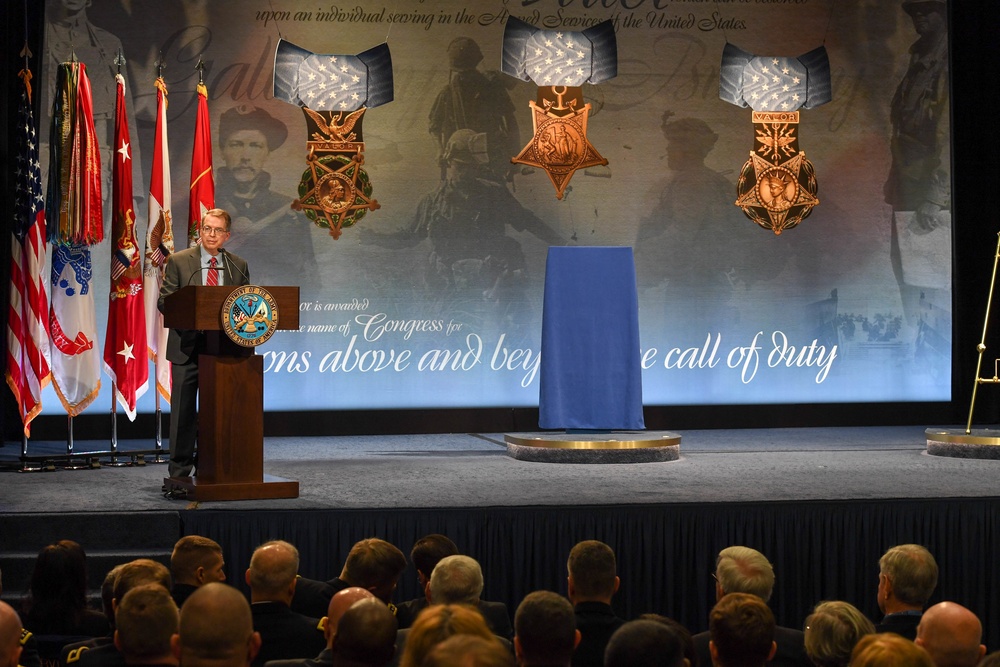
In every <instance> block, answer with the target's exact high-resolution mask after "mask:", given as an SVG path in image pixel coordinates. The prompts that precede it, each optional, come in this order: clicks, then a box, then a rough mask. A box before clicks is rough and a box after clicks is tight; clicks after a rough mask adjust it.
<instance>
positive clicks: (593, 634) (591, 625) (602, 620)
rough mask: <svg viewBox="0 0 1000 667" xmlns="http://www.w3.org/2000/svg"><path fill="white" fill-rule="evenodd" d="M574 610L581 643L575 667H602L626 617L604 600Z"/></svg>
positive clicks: (577, 650) (575, 653)
mask: <svg viewBox="0 0 1000 667" xmlns="http://www.w3.org/2000/svg"><path fill="white" fill-rule="evenodd" d="M574 610H575V611H576V629H577V630H579V631H580V645H579V646H577V647H576V650H575V651H573V667H602V665H604V649H605V648H606V647H607V645H608V640H609V639H611V635H613V634H614V633H615V630H617V629H618V628H620V627H621V626H622V625H624V624H625V619H623V618H618V617H617V616H615V612H614V610H613V609H612V608H611V605H608V604H604V603H603V602H581V603H579V604H578V605H576V606H575V607H574ZM707 664H711V663H707Z"/></svg>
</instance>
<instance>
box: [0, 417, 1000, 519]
mask: <svg viewBox="0 0 1000 667" xmlns="http://www.w3.org/2000/svg"><path fill="white" fill-rule="evenodd" d="M934 426H939V425H934ZM925 428H927V426H890V427H851V428H795V429H747V430H693V431H679V432H678V433H679V435H681V446H680V460H678V461H672V462H664V463H641V464H605V465H596V464H562V465H557V464H549V463H531V462H524V461H518V460H515V459H513V458H510V457H509V456H507V453H506V447H505V444H504V439H503V434H497V433H487V434H468V433H460V434H445V435H401V436H377V437H375V436H341V437H328V438H268V439H267V440H266V441H265V446H264V456H265V472H266V473H268V474H270V475H276V476H278V477H285V478H288V479H293V480H297V481H299V483H300V484H299V488H300V496H299V497H298V498H295V499H286V500H259V501H226V502H222V501H219V502H202V503H199V504H194V503H190V502H186V501H176V500H168V499H165V498H163V496H162V495H161V493H160V486H161V483H162V478H163V477H164V476H165V475H166V466H165V465H158V464H152V463H150V464H147V465H145V466H135V467H119V468H115V467H110V466H103V467H101V468H100V469H93V470H91V469H87V470H61V469H60V470H56V471H54V472H33V473H19V472H13V471H7V472H3V473H0V512H3V513H29V512H59V513H67V512H69V513H72V512H113V511H131V512H134V511H145V510H160V511H162V510H180V509H193V508H197V507H201V508H205V509H208V508H211V509H233V510H247V509H255V508H261V509H290V510H300V509H318V510H324V509H325V510H330V509H333V510H337V509H390V508H407V509H412V508H458V507H464V508H470V507H532V506H535V507H555V506H565V505H575V506H581V505H593V506H613V505H662V504H678V503H680V504H685V503H746V502H753V503H759V502H772V501H810V500H865V499H872V500H876V499H877V500H886V499H914V498H956V497H969V498H983V497H992V496H996V495H998V493H997V478H998V473H1000V461H990V460H969V459H958V458H945V457H937V456H929V455H927V454H926V452H925V450H926V441H925V438H924V430H925ZM107 447H108V445H107V443H106V442H91V441H79V440H78V441H77V442H76V443H75V446H74V449H75V451H76V452H86V451H92V450H106V449H107ZM151 447H152V445H151V444H150V443H149V442H140V441H125V442H120V443H119V449H120V451H122V452H123V453H126V452H128V451H129V450H134V449H149V448H151ZM64 451H65V443H52V442H45V443H36V442H32V443H30V444H29V449H28V453H29V454H30V455H38V454H43V453H60V452H64ZM19 453H20V447H19V444H18V443H6V444H5V446H4V447H0V463H2V462H7V463H9V462H11V461H14V460H16V459H17V457H18V455H19Z"/></svg>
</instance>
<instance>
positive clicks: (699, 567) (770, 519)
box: [181, 481, 1000, 649]
mask: <svg viewBox="0 0 1000 667" xmlns="http://www.w3.org/2000/svg"><path fill="white" fill-rule="evenodd" d="M776 483H777V481H776ZM998 509H1000V499H994V498H990V499H978V500H964V499H954V500H935V501H901V502H895V501H884V502H853V501H834V502H809V503H774V504H753V505H750V504H747V505H742V504H735V505H696V504H691V505H674V506H648V505H622V506H617V507H532V508H523V509H522V508H509V509H508V508H486V509H471V510H452V509H449V510H434V509H430V510H399V511H366V510H358V511H352V510H347V511H338V512H322V511H316V512H309V511H307V512H282V511H258V512H253V513H242V512H233V511H211V510H197V511H185V512H182V518H181V521H182V531H183V532H184V534H198V535H205V536H208V537H211V538H212V539H214V540H216V541H218V542H219V543H220V544H222V545H223V548H224V549H225V559H226V563H227V571H228V574H229V580H230V582H231V583H233V584H235V585H240V586H243V573H244V572H245V570H246V568H247V565H248V563H249V559H250V554H251V552H252V551H253V549H254V548H255V547H256V546H258V545H259V544H261V543H263V542H266V541H267V540H271V539H284V540H288V541H290V542H292V543H293V544H295V545H296V546H297V547H298V548H299V550H300V552H301V556H302V564H301V568H300V572H301V574H302V575H303V576H309V577H313V578H319V579H329V578H333V577H336V576H337V575H338V574H339V573H340V568H341V566H342V564H343V559H344V558H345V557H346V555H347V553H348V551H349V550H350V547H351V545H352V544H353V543H354V542H356V541H357V540H360V539H363V538H366V537H381V538H383V539H386V540H389V541H390V542H392V543H393V544H395V545H397V546H398V547H399V548H400V549H402V551H403V552H404V553H406V554H407V556H409V550H410V547H411V546H412V545H413V543H414V542H415V541H416V540H417V539H418V538H420V537H422V536H423V535H426V534H429V533H443V534H445V535H448V536H449V537H451V538H452V539H453V540H454V541H455V542H456V544H457V545H458V547H459V549H461V550H462V551H463V553H467V554H468V555H470V556H473V557H474V558H476V559H477V560H479V561H480V563H481V564H482V566H483V572H484V576H485V579H486V589H485V591H484V594H483V597H484V598H486V599H490V600H500V601H503V602H506V603H507V605H508V607H509V608H510V611H511V614H512V615H513V612H514V610H515V609H516V606H517V604H518V602H519V601H520V600H521V599H522V598H523V597H524V596H525V595H526V594H527V593H529V592H531V591H533V590H539V589H546V590H553V591H557V592H559V593H562V594H564V595H565V593H566V558H567V556H568V554H569V551H570V549H571V548H572V547H573V545H574V544H576V543H577V542H578V541H580V540H584V539H598V540H601V541H603V542H606V543H608V544H609V545H611V547H612V548H613V549H614V550H615V552H616V554H617V555H618V573H619V576H620V577H621V580H622V585H621V589H620V592H619V593H618V595H617V597H616V598H615V606H616V608H617V611H618V613H619V614H620V615H621V616H623V617H625V618H634V617H635V616H638V615H639V614H642V613H645V612H657V613H661V614H665V615H667V616H671V617H673V618H676V619H677V620H678V621H680V622H681V623H683V624H685V625H686V626H687V627H689V628H690V629H691V630H692V631H694V632H699V631H701V630H705V629H707V625H708V622H707V619H708V612H709V610H710V609H711V606H712V604H713V603H714V582H713V580H712V578H711V574H712V572H713V571H714V566H715V556H716V554H717V553H718V552H719V550H721V549H722V548H724V547H726V546H730V545H734V544H742V545H746V546H750V547H753V548H755V549H758V550H760V551H761V552H762V553H764V554H765V555H766V556H767V557H768V558H769V559H770V560H771V562H772V563H773V564H774V568H775V573H776V577H777V583H776V586H775V591H774V596H773V598H772V600H771V606H772V609H773V610H774V612H775V615H776V616H777V619H778V622H779V624H781V625H785V626H790V627H798V628H801V627H802V624H803V621H804V619H805V617H806V616H807V615H808V614H809V612H810V611H811V609H812V607H813V605H815V604H816V603H817V602H819V601H821V600H833V599H839V600H846V601H848V602H850V603H852V604H854V605H855V606H857V607H858V608H860V609H861V610H862V611H864V612H865V613H866V614H868V615H869V617H871V618H872V619H873V620H877V619H878V618H880V614H879V612H878V608H877V605H876V602H875V594H876V588H877V585H878V559H879V557H880V556H881V555H882V554H883V553H884V552H885V550H886V549H888V548H889V547H891V546H893V545H896V544H902V543H910V542H914V543H918V544H923V545H925V546H927V547H928V548H929V549H930V550H931V552H932V553H933V554H934V555H935V557H936V558H937V561H938V565H939V567H940V569H941V576H940V580H939V584H938V589H937V592H936V593H935V596H934V598H933V600H932V602H937V601H940V600H953V601H956V602H959V603H961V604H963V605H965V606H967V607H969V608H970V609H972V610H973V611H974V612H975V613H976V614H978V615H979V617H980V618H981V619H982V620H983V625H984V627H985V628H986V637H985V641H986V644H987V647H988V648H990V649H997V648H1000V626H998V621H1000V608H998V606H1000V587H998V582H997V567H996V564H995V563H994V561H993V555H994V550H995V548H996V545H997V538H998V536H1000V515H998ZM417 595H418V591H417V585H416V572H415V571H414V570H413V568H412V565H410V566H409V567H408V569H407V571H406V572H405V573H404V574H403V576H402V577H401V578H400V582H399V589H398V590H397V592H396V595H395V600H397V601H402V600H408V599H411V598H414V597H417Z"/></svg>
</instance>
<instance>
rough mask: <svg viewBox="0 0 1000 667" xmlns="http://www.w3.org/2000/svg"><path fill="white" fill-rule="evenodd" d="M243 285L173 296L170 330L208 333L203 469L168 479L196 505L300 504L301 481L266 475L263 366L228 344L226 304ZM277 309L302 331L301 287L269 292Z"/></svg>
mask: <svg viewBox="0 0 1000 667" xmlns="http://www.w3.org/2000/svg"><path fill="white" fill-rule="evenodd" d="M240 287H241V286H234V285H225V286H218V287H206V286H196V285H191V286H188V287H184V288H182V289H180V290H178V291H177V292H175V293H173V294H171V295H170V296H168V297H167V298H166V300H165V301H164V303H163V305H164V308H163V324H164V325H165V326H166V327H168V328H170V329H189V330H192V329H193V330H198V331H204V332H205V336H206V345H205V349H204V350H203V352H202V354H201V355H200V356H199V357H198V464H197V467H196V472H197V475H195V476H194V477H166V478H164V480H163V484H164V488H165V489H167V490H170V491H183V492H184V493H185V496H184V497H185V498H187V499H189V500H250V499H256V498H298V496H299V483H298V482H297V481H293V480H288V479H284V478H281V477H274V476H272V475H265V474H264V362H263V359H262V358H261V357H259V356H257V355H256V354H255V353H254V351H255V348H253V347H243V346H240V345H237V344H236V343H234V342H233V341H231V340H229V338H228V337H227V336H226V334H225V332H224V331H223V330H222V316H221V313H222V304H223V303H224V302H225V300H226V299H227V298H228V297H229V295H230V294H231V293H232V292H233V291H235V290H237V289H239V288H240ZM264 289H266V290H267V291H268V292H270V293H271V295H272V296H273V297H274V299H275V302H276V303H277V306H278V316H279V317H278V329H298V328H299V288H298V287H264Z"/></svg>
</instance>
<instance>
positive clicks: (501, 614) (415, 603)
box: [396, 597, 514, 641]
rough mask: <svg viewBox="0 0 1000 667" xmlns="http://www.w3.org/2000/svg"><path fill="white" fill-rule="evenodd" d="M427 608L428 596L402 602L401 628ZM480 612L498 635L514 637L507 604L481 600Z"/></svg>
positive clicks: (399, 610) (399, 612)
mask: <svg viewBox="0 0 1000 667" xmlns="http://www.w3.org/2000/svg"><path fill="white" fill-rule="evenodd" d="M426 608H427V598H426V597H422V598H414V599H412V600H407V601H406V602H400V603H399V604H398V605H397V606H396V621H397V622H398V623H399V628H400V629H401V630H402V629H403V628H408V627H410V626H411V625H413V622H414V621H415V620H417V615H418V614H419V613H420V612H421V611H423V610H424V609H426ZM478 609H479V613H480V614H482V615H483V618H484V619H486V625H488V626H490V631H491V632H492V633H493V634H495V635H496V636H497V637H503V638H504V639H506V640H508V641H510V640H511V639H513V638H514V627H513V626H512V625H511V624H510V613H508V611H507V605H506V604H504V603H503V602H489V601H487V600H480V601H479V605H478Z"/></svg>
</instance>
